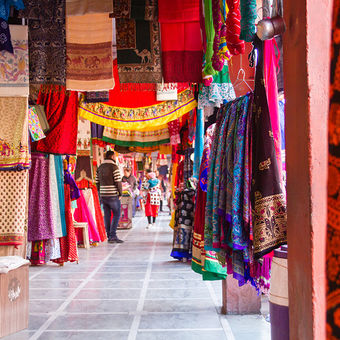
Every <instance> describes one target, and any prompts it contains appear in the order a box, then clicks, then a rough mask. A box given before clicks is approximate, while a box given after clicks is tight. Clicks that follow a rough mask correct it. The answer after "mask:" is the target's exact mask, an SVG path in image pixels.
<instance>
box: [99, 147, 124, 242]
mask: <svg viewBox="0 0 340 340" xmlns="http://www.w3.org/2000/svg"><path fill="white" fill-rule="evenodd" d="M96 184H97V189H98V193H99V196H100V201H101V203H102V204H103V209H104V223H105V229H106V234H107V237H108V242H109V243H123V242H124V241H123V240H120V239H119V238H118V236H117V227H118V223H119V219H120V208H121V204H120V197H121V196H122V180H121V176H120V171H119V168H118V166H117V164H116V162H115V154H114V152H113V151H107V152H106V154H105V160H104V162H103V163H102V164H101V165H100V166H99V168H98V170H97V175H96ZM112 214H113V218H112V220H111V215H112Z"/></svg>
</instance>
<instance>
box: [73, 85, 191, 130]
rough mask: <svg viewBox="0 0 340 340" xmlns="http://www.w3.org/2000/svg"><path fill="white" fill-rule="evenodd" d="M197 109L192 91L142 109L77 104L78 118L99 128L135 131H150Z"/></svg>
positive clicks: (188, 90)
mask: <svg viewBox="0 0 340 340" xmlns="http://www.w3.org/2000/svg"><path fill="white" fill-rule="evenodd" d="M196 106H197V103H196V100H195V98H194V94H193V92H192V90H191V89H186V90H184V91H182V92H180V93H179V94H178V100H177V101H165V102H161V103H159V102H155V103H154V105H151V106H145V107H138V108H133V107H125V108H122V107H115V106H110V105H107V104H104V103H85V102H84V100H83V99H82V100H81V101H80V103H79V114H80V116H82V117H84V118H86V119H88V120H90V121H91V122H93V123H97V124H100V125H104V126H108V127H112V128H116V129H122V130H135V131H152V130H154V129H155V128H157V127H159V126H162V125H164V124H167V123H168V122H170V121H172V120H175V119H177V118H179V117H181V116H183V115H184V114H186V113H187V112H189V111H191V110H192V109H194V108H195V107H196Z"/></svg>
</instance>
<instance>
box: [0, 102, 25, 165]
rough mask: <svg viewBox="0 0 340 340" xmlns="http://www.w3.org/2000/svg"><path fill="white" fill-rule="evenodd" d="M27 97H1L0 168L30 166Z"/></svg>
mask: <svg viewBox="0 0 340 340" xmlns="http://www.w3.org/2000/svg"><path fill="white" fill-rule="evenodd" d="M27 104H28V103H27V97H0V112H1V124H0V170H23V169H28V168H29V167H30V160H31V155H30V152H29V146H28V115H27Z"/></svg>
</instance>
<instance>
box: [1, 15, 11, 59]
mask: <svg viewBox="0 0 340 340" xmlns="http://www.w3.org/2000/svg"><path fill="white" fill-rule="evenodd" d="M0 51H7V52H9V53H13V45H12V40H11V32H10V30H9V25H8V23H7V21H6V20H4V19H2V18H0Z"/></svg>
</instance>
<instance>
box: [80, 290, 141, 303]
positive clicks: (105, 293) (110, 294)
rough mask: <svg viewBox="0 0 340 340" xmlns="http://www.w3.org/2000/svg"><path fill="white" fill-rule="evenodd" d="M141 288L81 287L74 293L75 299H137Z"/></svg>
mask: <svg viewBox="0 0 340 340" xmlns="http://www.w3.org/2000/svg"><path fill="white" fill-rule="evenodd" d="M140 292H141V290H140V289H139V288H137V289H132V288H131V289H128V288H126V289H114V288H108V289H82V290H81V291H80V292H79V294H77V295H76V297H75V299H76V300H83V299H89V300H91V299H138V298H139V296H140Z"/></svg>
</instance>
